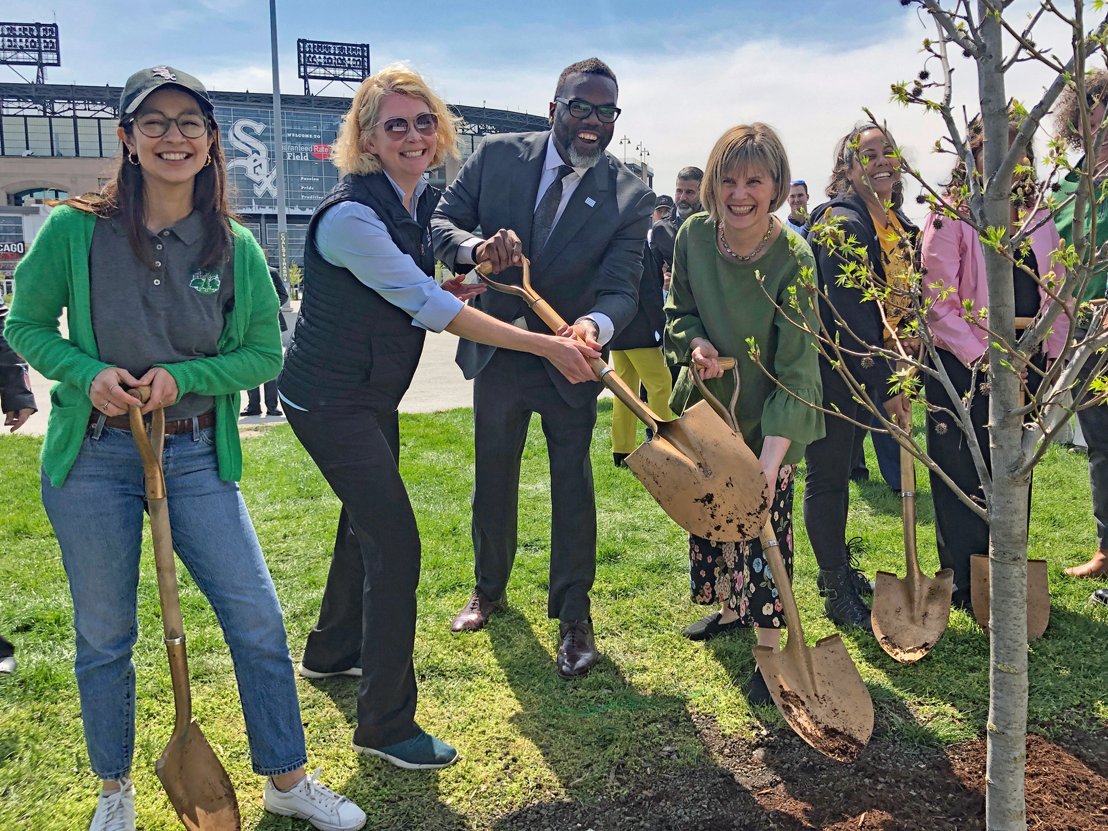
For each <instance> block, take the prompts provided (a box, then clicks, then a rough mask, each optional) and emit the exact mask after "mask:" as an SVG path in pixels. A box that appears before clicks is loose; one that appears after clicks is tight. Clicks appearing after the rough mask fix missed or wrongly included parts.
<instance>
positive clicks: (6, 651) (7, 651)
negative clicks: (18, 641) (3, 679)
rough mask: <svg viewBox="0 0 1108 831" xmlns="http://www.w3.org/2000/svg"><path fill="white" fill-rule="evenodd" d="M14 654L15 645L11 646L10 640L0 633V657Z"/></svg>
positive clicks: (8, 656)
mask: <svg viewBox="0 0 1108 831" xmlns="http://www.w3.org/2000/svg"><path fill="white" fill-rule="evenodd" d="M14 654H15V647H14V646H12V642H11V641H9V640H8V639H7V638H5V637H4V636H3V635H0V659H4V658H10V657H11V656H12V655H14Z"/></svg>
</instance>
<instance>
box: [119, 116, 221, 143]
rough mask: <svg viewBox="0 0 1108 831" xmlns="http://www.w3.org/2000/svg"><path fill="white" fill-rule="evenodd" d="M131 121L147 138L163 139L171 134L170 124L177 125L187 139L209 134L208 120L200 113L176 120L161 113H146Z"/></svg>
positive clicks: (178, 117)
mask: <svg viewBox="0 0 1108 831" xmlns="http://www.w3.org/2000/svg"><path fill="white" fill-rule="evenodd" d="M131 121H132V123H133V124H134V125H135V126H136V127H137V128H138V131H139V132H140V133H142V134H143V135H144V136H146V137H147V138H161V137H162V136H164V135H165V134H166V133H168V132H169V125H170V124H176V125H177V130H178V131H179V132H180V133H181V135H182V136H184V137H185V138H190V139H198V138H201V137H203V136H205V135H207V133H208V119H207V118H205V117H204V116H202V115H200V114H199V113H186V114H185V115H179V116H177V117H176V118H170V117H169V116H167V115H162V114H161V113H144V114H142V115H139V116H137V117H135V118H133V119H131Z"/></svg>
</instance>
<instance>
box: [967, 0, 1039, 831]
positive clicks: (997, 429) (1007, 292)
mask: <svg viewBox="0 0 1108 831" xmlns="http://www.w3.org/2000/svg"><path fill="white" fill-rule="evenodd" d="M978 13H979V18H978V19H979V20H980V22H981V36H982V41H983V45H984V47H985V50H986V54H984V55H981V56H979V59H978V61H977V68H978V89H979V92H980V97H981V115H982V121H983V123H984V128H985V146H984V165H983V167H984V183H985V194H984V199H983V202H982V204H980V206H979V208H980V210H981V212H982V214H983V216H982V217H981V218H982V219H983V220H984V222H983V223H982V224H983V225H984V226H986V227H991V228H1008V229H1009V231H1008V234H1007V235H1006V236H1005V237H1004V244H1005V245H1007V246H1008V247H1009V248H1010V247H1011V246H1012V231H1011V225H1012V221H1011V211H1012V208H1011V202H1010V199H1011V197H1010V194H1011V174H1010V172H1008V173H1007V174H1006V175H1003V176H997V175H996V174H997V171H998V170H999V169H1000V168H1001V164H1002V161H1003V159H1004V157H1005V155H1006V153H1007V151H1008V101H1007V96H1006V95H1005V89H1004V86H1005V85H1004V73H1003V67H1002V61H1003V54H1004V53H1003V49H1002V43H1001V26H1000V22H999V21H998V20H997V19H996V18H995V16H994V13H993V12H991V11H990V10H989V9H988V8H987V6H986V4H985V3H983V2H979V3H978ZM984 252H985V270H986V273H987V276H988V284H989V326H990V327H991V328H992V329H993V330H994V331H996V332H998V333H999V334H1000V335H1001V336H1003V337H1005V338H1006V339H1008V341H1009V343H1013V342H1014V337H1013V335H1014V331H1015V293H1014V286H1013V279H1012V263H1011V261H1010V260H1008V259H1007V258H1006V257H1005V256H1004V255H1002V254H1001V253H999V252H998V251H996V250H995V249H993V248H992V247H991V246H989V245H988V244H986V245H985V246H984ZM1005 361H1008V362H1010V361H1011V358H1010V357H1009V356H1007V355H1006V354H1005V353H1004V351H1003V350H1001V349H998V348H997V347H996V346H995V345H993V346H990V348H989V381H990V395H989V426H990V431H989V435H990V446H991V455H992V474H993V475H992V487H991V489H990V490H991V492H988V493H986V498H987V500H988V506H989V517H990V532H989V575H990V581H989V644H990V655H989V720H988V725H987V745H988V756H987V761H986V767H985V825H986V828H988V829H989V831H1025V829H1026V828H1027V811H1026V805H1025V797H1024V767H1025V765H1024V763H1025V761H1026V760H1025V757H1026V752H1027V750H1026V748H1027V487H1028V478H1023V479H1022V480H1020V479H1017V478H1016V476H1015V473H1014V472H1015V471H1018V470H1019V469H1020V467H1021V464H1022V461H1023V450H1022V446H1023V441H1022V438H1023V424H1022V418H1020V417H1018V416H1016V415H1014V414H1013V412H1012V411H1013V410H1014V409H1015V408H1017V407H1019V405H1020V403H1021V402H1020V398H1021V391H1020V386H1019V378H1018V376H1017V375H1016V373H1015V372H1013V371H1012V369H1011V368H1010V367H1004V366H1003V362H1005Z"/></svg>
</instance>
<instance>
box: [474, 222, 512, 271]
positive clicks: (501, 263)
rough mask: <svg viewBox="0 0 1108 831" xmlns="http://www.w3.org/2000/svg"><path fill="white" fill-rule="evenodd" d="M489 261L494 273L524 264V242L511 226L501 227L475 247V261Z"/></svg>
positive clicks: (475, 262)
mask: <svg viewBox="0 0 1108 831" xmlns="http://www.w3.org/2000/svg"><path fill="white" fill-rule="evenodd" d="M486 260H487V261H488V263H489V265H491V266H492V273H493V274H499V273H500V272H501V271H503V270H504V269H506V268H510V267H512V266H514V265H522V264H523V243H522V242H520V239H519V235H517V234H516V232H515V231H513V230H511V229H510V228H501V229H500V230H499V231H497V232H496V233H495V234H493V235H492V236H491V237H489V238H488V239H487V240H485V241H484V242H482V243H481V244H480V245H478V246H476V247H475V248H474V249H473V263H474V265H476V264H477V263H482V262H485V261H486Z"/></svg>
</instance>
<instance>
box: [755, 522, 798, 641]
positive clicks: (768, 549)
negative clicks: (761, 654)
mask: <svg viewBox="0 0 1108 831" xmlns="http://www.w3.org/2000/svg"><path fill="white" fill-rule="evenodd" d="M758 540H759V542H761V544H762V557H764V558H765V560H766V561H767V562H768V563H769V570H770V575H771V576H772V578H773V585H774V587H775V588H776V589H777V595H778V597H780V598H781V608H782V610H783V611H784V612H785V623H786V624H787V625H788V628H789V640H788V643H786V644H785V651H786V652H789V653H791V654H793V655H795V656H800V655H801V653H802V652H803V650H804V627H803V626H802V625H801V623H800V611H799V610H798V609H797V607H796V597H795V596H794V595H793V587H792V581H791V580H790V579H789V572H788V571H787V570H786V568H785V558H784V557H782V556H781V546H780V545H779V544H778V542H777V536H776V535H775V534H774V533H773V526H772V525H770V520H769V519H767V520H766V524H765V525H763V526H762V533H761V534H760V535H759V537H758Z"/></svg>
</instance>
